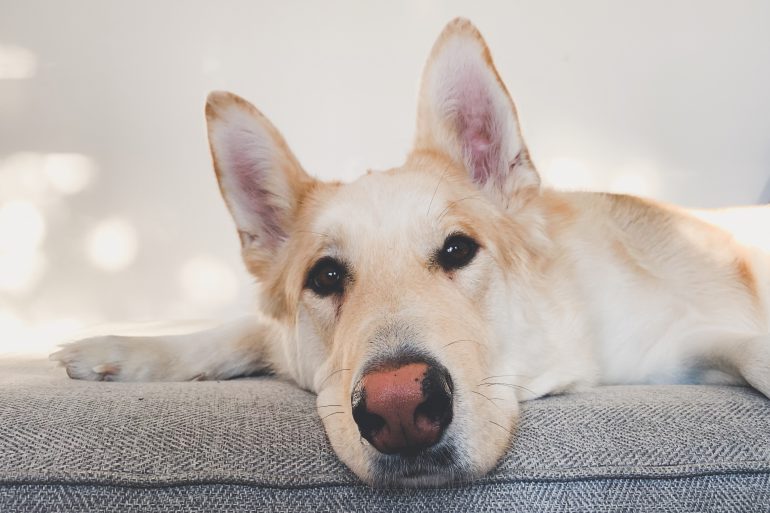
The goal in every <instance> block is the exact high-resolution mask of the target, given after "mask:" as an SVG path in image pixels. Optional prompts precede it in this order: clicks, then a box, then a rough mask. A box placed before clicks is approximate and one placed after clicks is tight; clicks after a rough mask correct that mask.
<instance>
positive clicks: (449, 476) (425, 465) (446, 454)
mask: <svg viewBox="0 0 770 513" xmlns="http://www.w3.org/2000/svg"><path fill="white" fill-rule="evenodd" d="M369 472H370V474H369V476H368V478H369V479H367V481H369V482H370V484H371V485H372V486H376V487H380V488H424V487H435V486H443V485H447V484H451V483H457V482H468V481H470V480H472V479H473V478H475V477H477V476H476V473H475V472H473V466H472V465H471V461H470V459H469V458H468V455H467V454H466V453H465V451H464V450H463V449H462V448H461V447H460V446H458V445H457V444H455V443H454V442H453V440H452V439H451V438H445V439H444V440H442V441H441V442H440V443H439V444H437V445H436V446H435V447H431V448H430V449H428V450H426V451H424V452H421V453H420V454H417V455H414V456H400V455H387V454H380V453H376V454H373V455H372V460H371V463H370V465H369Z"/></svg>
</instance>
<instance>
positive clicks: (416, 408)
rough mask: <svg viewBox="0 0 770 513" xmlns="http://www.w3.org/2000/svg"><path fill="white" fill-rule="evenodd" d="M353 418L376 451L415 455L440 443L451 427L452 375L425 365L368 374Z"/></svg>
mask: <svg viewBox="0 0 770 513" xmlns="http://www.w3.org/2000/svg"><path fill="white" fill-rule="evenodd" d="M353 418H354V419H355V421H356V423H357V424H358V429H359V431H360V432H361V436H363V437H364V438H365V439H366V440H368V441H369V443H371V444H372V446H374V448H375V449H377V450H378V451H380V452H382V453H385V454H395V453H398V454H403V455H414V454H416V453H418V452H420V451H422V450H423V449H426V448H428V447H430V446H432V445H434V444H435V443H436V442H438V441H439V439H440V438H441V435H442V433H443V432H444V430H445V429H446V427H447V426H448V425H449V423H450V422H451V421H452V382H451V379H450V378H449V374H448V373H447V372H446V371H445V370H443V369H439V368H438V367H436V366H430V365H428V364H427V363H423V362H418V363H408V364H405V365H400V366H398V367H395V368H394V367H384V368H380V369H378V370H375V371H372V372H369V373H367V374H365V375H364V376H363V377H362V378H361V381H359V383H358V385H357V386H356V387H355V391H354V393H353Z"/></svg>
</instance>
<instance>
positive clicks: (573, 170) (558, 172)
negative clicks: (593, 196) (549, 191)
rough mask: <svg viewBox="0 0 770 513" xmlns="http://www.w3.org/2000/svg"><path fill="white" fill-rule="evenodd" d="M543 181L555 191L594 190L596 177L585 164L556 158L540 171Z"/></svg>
mask: <svg viewBox="0 0 770 513" xmlns="http://www.w3.org/2000/svg"><path fill="white" fill-rule="evenodd" d="M541 172H542V176H543V179H544V180H545V181H546V182H547V183H548V184H550V185H551V186H552V187H556V188H557V189H565V190H574V189H578V190H580V189H595V188H596V182H597V177H596V176H595V174H594V173H593V172H592V171H591V169H589V167H588V166H587V165H586V163H585V162H583V161H582V160H579V159H574V158H566V157H558V158H554V159H551V160H550V161H548V162H546V163H545V165H544V166H543V167H542V169H541Z"/></svg>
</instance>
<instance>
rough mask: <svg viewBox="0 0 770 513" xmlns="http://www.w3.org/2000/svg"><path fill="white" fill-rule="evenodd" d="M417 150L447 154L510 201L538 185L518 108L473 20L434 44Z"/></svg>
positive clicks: (456, 24) (459, 22)
mask: <svg viewBox="0 0 770 513" xmlns="http://www.w3.org/2000/svg"><path fill="white" fill-rule="evenodd" d="M413 151H414V153H415V154H418V153H419V152H421V151H429V152H435V151H439V152H441V153H443V154H444V155H446V156H448V157H449V158H450V159H452V160H453V161H454V162H455V163H457V164H459V165H460V166H462V167H463V168H465V169H466V170H467V172H468V174H469V175H470V177H471V179H472V180H473V181H474V182H475V183H476V184H477V185H478V186H479V187H481V188H482V189H484V190H485V191H486V192H488V193H489V194H491V195H492V196H493V197H494V198H495V199H497V200H499V201H501V202H502V203H503V204H504V205H505V206H509V205H512V204H520V203H521V201H522V200H526V198H528V197H530V196H531V195H532V194H533V193H536V192H537V191H538V190H539V187H540V177H539V176H538V174H537V171H536V170H535V167H534V166H533V164H532V162H531V161H530V158H529V153H528V152H527V147H526V145H525V144H524V140H523V139H522V137H521V133H520V130H519V121H518V118H517V116H516V107H515V106H514V104H513V101H512V100H511V97H510V95H509V94H508V91H507V89H506V88H505V85H504V84H503V82H502V80H500V76H499V75H498V74H497V70H496V69H495V66H494V64H493V62H492V57H491V55H490V53H489V49H488V48H487V45H486V43H485V42H484V39H483V38H482V37H481V34H480V33H479V31H478V29H476V27H474V26H473V24H471V22H469V21H468V20H465V19H462V18H457V19H455V20H453V21H451V22H450V23H449V24H448V25H447V26H446V28H444V31H443V32H442V33H441V35H440V36H439V38H438V40H437V41H436V43H435V45H434V46H433V50H432V52H431V55H430V57H429V59H428V63H427V64H426V66H425V71H424V72H423V77H422V85H421V88H420V98H419V106H418V113H417V136H416V139H415V145H414V150H413Z"/></svg>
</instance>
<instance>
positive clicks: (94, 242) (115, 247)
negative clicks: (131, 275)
mask: <svg viewBox="0 0 770 513" xmlns="http://www.w3.org/2000/svg"><path fill="white" fill-rule="evenodd" d="M138 248H139V244H138V241H137V234H136V229H135V228H134V225H133V224H131V222H130V221H128V220H127V219H123V218H120V217H113V218H108V219H105V220H103V221H100V222H99V224H97V225H96V227H95V228H94V229H93V230H91V232H90V233H89V235H88V241H87V242H86V250H87V253H88V258H89V259H90V260H91V263H93V264H94V265H95V266H96V267H98V268H99V269H102V270H103V271H108V272H117V271H122V270H124V269H126V268H127V267H128V266H130V265H131V264H132V263H133V262H134V259H135V258H136V253H137V250H138Z"/></svg>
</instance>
